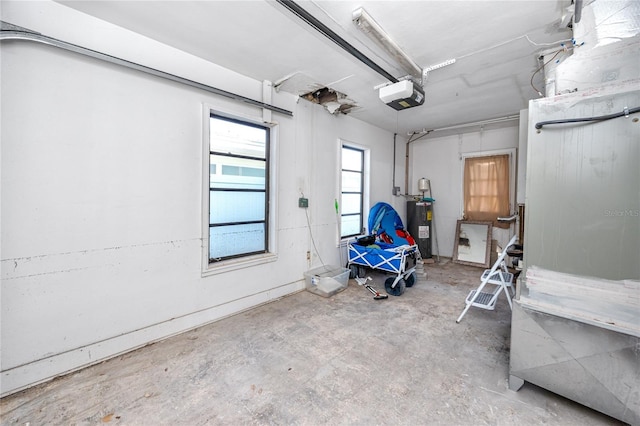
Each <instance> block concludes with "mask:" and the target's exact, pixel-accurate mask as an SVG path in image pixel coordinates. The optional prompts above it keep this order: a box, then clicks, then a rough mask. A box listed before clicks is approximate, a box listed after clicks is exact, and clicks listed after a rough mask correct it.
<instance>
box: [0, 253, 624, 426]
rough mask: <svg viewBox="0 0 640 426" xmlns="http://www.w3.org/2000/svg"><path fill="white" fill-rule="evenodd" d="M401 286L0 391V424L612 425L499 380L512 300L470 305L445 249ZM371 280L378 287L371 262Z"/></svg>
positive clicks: (264, 315) (299, 298)
mask: <svg viewBox="0 0 640 426" xmlns="http://www.w3.org/2000/svg"><path fill="white" fill-rule="evenodd" d="M425 268H426V270H427V273H428V277H427V278H426V279H425V278H423V277H420V278H419V280H418V282H417V283H416V285H415V286H414V287H412V288H408V289H407V291H406V292H405V294H404V295H402V296H400V297H393V296H390V297H389V299H387V300H381V301H374V300H373V298H372V295H371V294H370V293H369V292H368V291H366V290H365V289H364V288H362V287H359V286H358V285H357V283H356V282H355V281H354V280H351V281H350V283H349V287H348V288H347V289H346V290H345V291H343V292H341V293H339V294H337V295H335V296H333V297H331V298H328V299H327V298H322V297H320V296H317V295H314V294H311V293H309V292H306V291H304V292H301V293H297V294H294V295H292V296H289V297H285V298H283V299H281V300H278V301H276V302H273V303H270V304H268V305H264V306H261V307H258V308H256V309H253V310H251V311H248V312H245V313H242V314H239V315H235V316H233V317H230V318H227V319H225V320H222V321H218V322H216V323H214V324H210V325H207V326H204V327H201V328H199V329H196V330H193V331H190V332H187V333H184V334H182V335H180V336H177V337H173V338H170V339H167V340H165V341H162V342H160V343H156V344H153V345H149V346H147V347H145V348H142V349H139V350H137V351H134V352H131V353H128V354H126V355H123V356H119V357H117V358H114V359H112V360H109V361H106V362H103V363H101V364H98V365H95V366H93V367H90V368H86V369H84V370H81V371H78V372H76V373H72V374H69V375H67V376H64V377H61V378H58V379H56V380H53V381H51V382H49V383H45V384H42V385H40V386H36V387H34V388H31V389H29V390H26V391H23V392H20V393H18V394H15V395H12V396H9V397H6V398H3V399H2V400H1V401H0V413H2V414H1V417H0V421H1V423H2V424H3V425H31V426H34V425H53V424H64V425H75V424H78V425H79V424H103V423H111V424H114V425H115V424H122V425H160V424H172V425H175V424H182V425H200V424H219V425H253V424H255V425H262V424H275V425H342V424H344V425H376V424H381V425H423V424H434V425H440V424H441V425H481V424H491V425H510V424H519V425H533V424H543V423H544V424H547V425H581V426H582V425H616V424H620V423H619V422H618V421H616V420H615V419H612V418H610V417H607V416H605V415H603V414H600V413H598V412H595V411H592V410H590V409H588V408H586V407H584V406H581V405H579V404H576V403H574V402H572V401H569V400H567V399H564V398H562V397H559V396H557V395H555V394H552V393H550V392H548V391H546V390H544V389H541V388H538V387H535V386H533V385H531V384H528V383H527V384H525V385H524V387H523V388H522V389H521V390H520V391H519V392H513V391H511V390H509V389H508V386H507V378H508V370H509V333H510V315H511V313H510V311H509V306H508V304H507V301H506V299H505V298H504V296H503V297H502V299H501V300H499V302H498V306H497V308H496V311H485V310H481V309H477V308H472V309H471V310H470V311H469V312H468V313H467V315H466V316H465V318H464V319H463V320H462V323H461V324H456V323H455V319H456V318H457V316H458V315H459V314H460V312H461V310H462V308H463V305H464V302H463V301H464V299H465V297H466V295H467V293H468V291H469V290H470V289H472V288H474V287H475V286H477V284H479V275H480V273H481V270H480V269H478V268H474V267H469V266H462V265H458V264H453V263H451V262H447V261H446V260H443V263H441V264H439V265H426V267H425ZM369 275H371V276H372V278H374V282H373V284H374V286H376V287H377V288H378V289H382V290H383V289H384V284H383V283H384V278H385V276H384V275H382V274H379V273H377V272H375V271H374V272H371V273H370V274H369Z"/></svg>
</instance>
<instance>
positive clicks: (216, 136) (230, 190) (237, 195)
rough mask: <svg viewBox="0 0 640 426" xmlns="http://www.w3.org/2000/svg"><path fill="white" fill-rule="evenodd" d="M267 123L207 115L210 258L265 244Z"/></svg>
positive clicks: (260, 249) (228, 256) (242, 253)
mask: <svg viewBox="0 0 640 426" xmlns="http://www.w3.org/2000/svg"><path fill="white" fill-rule="evenodd" d="M269 135H270V131H269V128H268V127H265V126H261V125H258V124H255V123H251V122H246V121H241V120H237V119H231V118H227V117H222V116H218V115H215V114H213V113H212V114H211V115H210V118H209V203H208V204H209V215H208V216H209V238H208V239H209V253H208V258H209V263H215V262H219V261H222V260H226V259H231V258H237V257H243V256H249V255H254V254H260V253H266V252H267V251H268V247H269V232H268V230H269V222H268V219H269Z"/></svg>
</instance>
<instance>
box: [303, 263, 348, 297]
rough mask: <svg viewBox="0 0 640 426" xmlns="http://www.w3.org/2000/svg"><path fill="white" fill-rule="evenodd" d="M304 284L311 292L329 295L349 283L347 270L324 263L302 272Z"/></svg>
mask: <svg viewBox="0 0 640 426" xmlns="http://www.w3.org/2000/svg"><path fill="white" fill-rule="evenodd" d="M304 277H305V285H306V288H307V290H309V291H310V292H311V293H314V294H317V295H320V296H322V297H330V296H333V295H334V294H336V293H339V292H341V291H342V290H344V289H345V288H347V286H348V285H349V270H348V269H347V268H341V267H339V266H332V265H326V266H321V267H319V268H315V269H311V270H309V271H307V272H305V273H304Z"/></svg>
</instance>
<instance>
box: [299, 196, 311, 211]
mask: <svg viewBox="0 0 640 426" xmlns="http://www.w3.org/2000/svg"><path fill="white" fill-rule="evenodd" d="M298 207H302V208H305V209H306V208H307V207H309V199H308V198H304V197H300V198H298Z"/></svg>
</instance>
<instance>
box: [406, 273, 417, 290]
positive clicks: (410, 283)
mask: <svg viewBox="0 0 640 426" xmlns="http://www.w3.org/2000/svg"><path fill="white" fill-rule="evenodd" d="M415 283H416V272H415V271H413V272H411V273H410V274H409V275H408V276H407V277H406V278H405V284H406V285H407V287H413V285H414V284H415Z"/></svg>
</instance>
